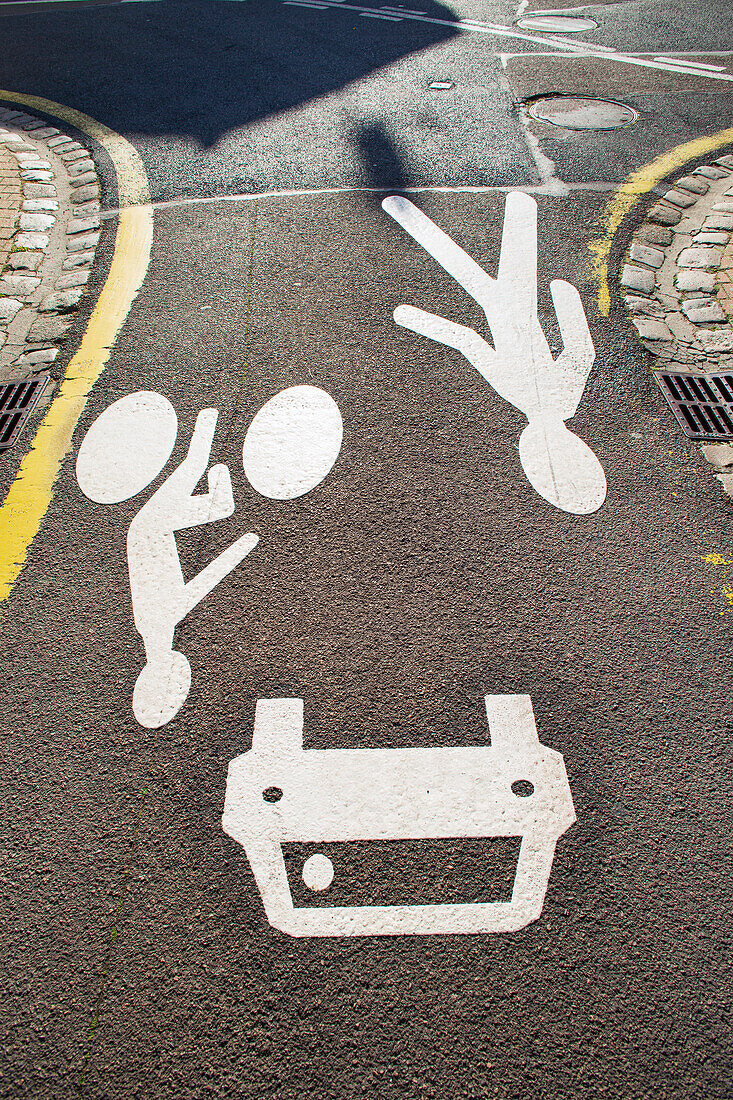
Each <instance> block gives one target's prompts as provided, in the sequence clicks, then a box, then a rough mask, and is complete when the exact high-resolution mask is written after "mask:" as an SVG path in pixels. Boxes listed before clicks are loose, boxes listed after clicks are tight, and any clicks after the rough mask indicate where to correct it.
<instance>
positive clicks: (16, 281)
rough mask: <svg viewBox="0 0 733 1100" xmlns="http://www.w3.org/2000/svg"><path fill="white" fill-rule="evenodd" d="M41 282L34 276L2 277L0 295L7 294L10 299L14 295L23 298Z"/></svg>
mask: <svg viewBox="0 0 733 1100" xmlns="http://www.w3.org/2000/svg"><path fill="white" fill-rule="evenodd" d="M40 282H41V280H40V279H39V278H38V277H37V276H36V275H3V277H2V278H1V279H0V294H7V295H9V296H10V297H11V298H12V297H13V295H15V294H19V295H21V296H23V297H25V295H26V294H32V293H33V291H34V290H35V289H36V287H37V286H38V285H39V284H40Z"/></svg>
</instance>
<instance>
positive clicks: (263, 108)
mask: <svg viewBox="0 0 733 1100" xmlns="http://www.w3.org/2000/svg"><path fill="white" fill-rule="evenodd" d="M356 2H360V0H356ZM365 4H366V6H372V2H371V0H365ZM382 4H383V0H373V7H374V9H375V10H376V9H379V8H381V7H382ZM420 11H421V12H423V13H424V14H425V15H427V16H429V17H431V18H433V19H441V20H451V21H455V18H456V16H455V14H454V12H453V11H451V9H450V8H448V7H446V6H445V5H444V4H440V3H436V2H435V0H423V2H421V4H420ZM204 16H205V30H204V27H203V24H204ZM2 29H3V31H4V32H6V33H7V34H8V35H10V36H12V40H13V51H12V54H13V58H12V65H11V64H10V61H9V59H1V60H0V64H2V68H3V74H4V75H3V77H2V81H1V86H2V87H10V88H12V89H13V90H14V91H25V92H28V93H32V94H34V95H43V96H47V97H48V98H49V99H53V100H55V101H57V102H60V103H64V104H67V105H69V106H74V107H77V108H79V109H81V110H83V111H86V112H88V113H89V114H91V115H92V116H93V117H95V118H102V119H104V121H105V123H106V124H107V125H108V126H111V127H112V129H113V130H116V131H117V132H118V133H123V134H131V133H135V134H150V135H154V134H158V135H159V134H170V135H176V136H179V137H180V136H183V135H188V136H191V137H194V138H195V139H196V140H197V141H198V142H199V143H200V144H201V145H202V146H203V147H205V148H206V147H210V146H212V145H214V144H215V143H216V142H217V141H218V140H219V139H220V137H221V136H222V135H223V134H225V133H227V132H228V131H231V130H232V129H236V128H237V127H242V126H246V125H248V124H251V123H253V122H255V121H257V120H258V119H263V118H266V117H268V116H272V115H278V114H280V113H282V112H285V111H288V110H290V109H291V108H293V107H296V106H298V105H301V104H304V103H306V102H308V101H309V100H314V99H318V98H320V97H322V96H325V95H327V94H328V93H331V92H334V91H335V90H337V89H339V88H343V87H345V86H346V85H348V84H350V83H352V82H354V81H358V80H359V79H360V78H362V77H364V76H366V75H367V74H369V73H372V72H374V71H375V70H377V69H383V68H386V67H388V66H389V65H391V64H393V63H394V62H396V61H398V60H399V59H400V58H403V57H405V56H407V55H409V54H412V53H416V52H417V51H420V50H425V49H427V48H428V47H430V46H433V45H435V44H436V43H439V42H443V41H447V40H449V39H451V38H454V37H455V36H456V35H457V34H458V33H459V31H458V30H456V29H454V28H453V27H449V26H441V25H438V24H431V23H425V22H417V21H414V20H405V21H402V22H395V21H393V20H391V19H390V18H384V17H364V16H362V15H361V14H360V12H358V11H348V9H339V8H337V7H335V5H334V6H333V7H331V8H324V9H323V10H320V9H319V8H318V6H317V0H316V3H315V4H313V5H311V6H310V7H304V6H302V5H299V3H298V2H293V0H289V2H288V3H284V2H283V0H248V2H240V3H236V2H232V0H226V2H221V3H220V2H217V0H198V2H195V0H192V2H185V0H184V2H181V0H153V2H148V3H126V4H116V5H111V6H110V5H108V4H106V5H103V6H99V7H93V8H90V7H84V8H78V7H76V6H75V5H71V4H70V5H69V6H68V7H66V6H65V5H64V6H63V7H48V8H47V7H45V6H42V5H39V6H37V7H35V8H34V9H33V10H32V11H31V10H28V9H27V8H26V10H25V11H24V12H21V13H19V14H17V16H16V18H14V19H10V18H8V19H7V20H3V24H2ZM39 41H42V42H43V43H44V56H43V65H42V66H39V64H38V42H39ZM6 73H7V74H8V75H5V74H6ZM133 74H134V76H133Z"/></svg>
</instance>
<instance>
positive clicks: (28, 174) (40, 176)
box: [20, 169, 53, 183]
mask: <svg viewBox="0 0 733 1100" xmlns="http://www.w3.org/2000/svg"><path fill="white" fill-rule="evenodd" d="M20 178H21V179H24V180H29V181H30V182H31V183H51V182H52V181H53V172H36V171H32V170H30V169H29V170H28V171H23V172H21V173H20Z"/></svg>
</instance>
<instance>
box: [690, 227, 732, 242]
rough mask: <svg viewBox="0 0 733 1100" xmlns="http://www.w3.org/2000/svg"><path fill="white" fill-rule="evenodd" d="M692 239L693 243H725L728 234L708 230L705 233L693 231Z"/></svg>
mask: <svg viewBox="0 0 733 1100" xmlns="http://www.w3.org/2000/svg"><path fill="white" fill-rule="evenodd" d="M692 239H693V241H694V242H695V244H727V243H728V234H727V233H719V232H715V231H714V230H710V231H709V232H707V233H706V232H705V231H703V232H701V233H695V235H694V237H693V238H692Z"/></svg>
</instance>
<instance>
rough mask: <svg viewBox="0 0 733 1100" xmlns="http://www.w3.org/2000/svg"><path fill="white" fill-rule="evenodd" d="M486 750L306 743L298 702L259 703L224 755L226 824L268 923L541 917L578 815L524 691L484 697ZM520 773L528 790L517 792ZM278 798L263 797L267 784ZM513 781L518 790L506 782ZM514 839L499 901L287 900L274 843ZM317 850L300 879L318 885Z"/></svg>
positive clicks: (457, 928)
mask: <svg viewBox="0 0 733 1100" xmlns="http://www.w3.org/2000/svg"><path fill="white" fill-rule="evenodd" d="M485 702H486V715H487V718H488V723H489V733H490V737H491V745H490V746H479V747H474V748H438V749H423V748H408V749H325V750H322V749H308V750H304V749H303V702H302V700H301V699H259V700H258V702H257V708H256V711H255V725H254V732H253V736H252V748H251V749H250V750H249V751H248V752H245V753H243V754H242V755H241V756H238V757H236V759H234V760H232V762H231V763H230V765H229V772H228V776H227V785H226V796H225V802H224V813H223V817H222V826H223V829H224V832H225V833H227V834H228V835H229V836H231V837H232V838H233V839H234V840H236V841H237V842H238V843H239V844H241V845H242V846H243V847H244V849H245V852H246V853H247V858H248V859H249V862H250V865H251V867H252V871H253V873H254V876H255V881H256V883H257V888H258V890H259V892H260V895H261V897H262V901H263V904H264V907H265V913H266V916H267V919H268V921H269V922H270V924H271V925H272V926H273V927H274V928H277V929H279V930H280V931H282V932H286V933H287V934H289V935H291V936H391V935H412V936H416V935H436V934H437V935H440V934H443V935H444V934H449V933H454V934H475V933H492V932H512V931H516V930H517V929H519V928H524V927H525V926H526V925H528V924H530V923H531V922H532V921H533V920H536V919H537V917H539V915H540V913H541V912H542V906H543V904H544V899H545V894H546V891H547V885H548V882H549V877H550V872H551V870H552V861H553V857H554V853H555V846H556V844H557V841H558V839H559V838H560V837H561V836H562V834H563V833H564V832H565V831H566V830H567V829H568V828H569V827H570V826H571V825H572V824H573V822H574V821H575V809H574V807H573V800H572V796H571V793H570V787H569V784H568V778H567V772H566V770H565V764H564V761H563V758H562V756H561V755H560V753H557V752H554V751H553V750H552V749H548V748H546V747H545V746H544V745H542V744H540V740H539V737H538V735H537V727H536V725H535V720H534V714H533V712H532V701H531V699H530V697H529V696H528V695H487V696H486V700H485ZM521 781H524V784H526V788H528V793H527V795H526V796H524V795H520V794H519V793H517V791H516V787H517V784H518V783H519V782H521ZM268 788H277V789H279V791H280V792H282V796H281V797H280V798H279V799H278V800H277V801H275V802H269V801H266V800H265V799H264V798H263V792H265V791H267V790H268ZM513 788H514V789H513ZM497 836H512V837H521V838H522V843H521V848H520V852H519V861H518V864H517V870H516V875H515V879H514V887H513V890H512V895H511V899H510V900H509V901H506V902H473V903H464V904H433V905H394V906H391V905H354V906H348V905H334V906H328V907H311V906H306V905H299V906H297V907H296V906H294V904H293V899H292V895H291V892H290V886H289V883H288V876H287V871H286V868H285V861H284V859H283V854H282V845H283V844H284V843H288V842H290V841H301V842H312V843H323V842H328V841H369V840H374V841H380V840H415V841H417V842H419V841H421V840H425V839H433V838H457V837H497ZM338 873H339V872H338V867H334V865H333V863H332V862H331V860H330V859H329V858H328V857H327V856H325V855H323V854H322V853H318V854H315V855H313V856H311V857H310V859H308V860H307V861H306V863H305V865H304V867H303V871H302V874H303V880H304V882H305V884H306V886H308V887H309V888H310V889H312V890H314V891H318V892H322V891H324V890H327V889H328V888H329V887H330V886H331V883H332V881H333V880H334V878H337V876H338Z"/></svg>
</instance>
